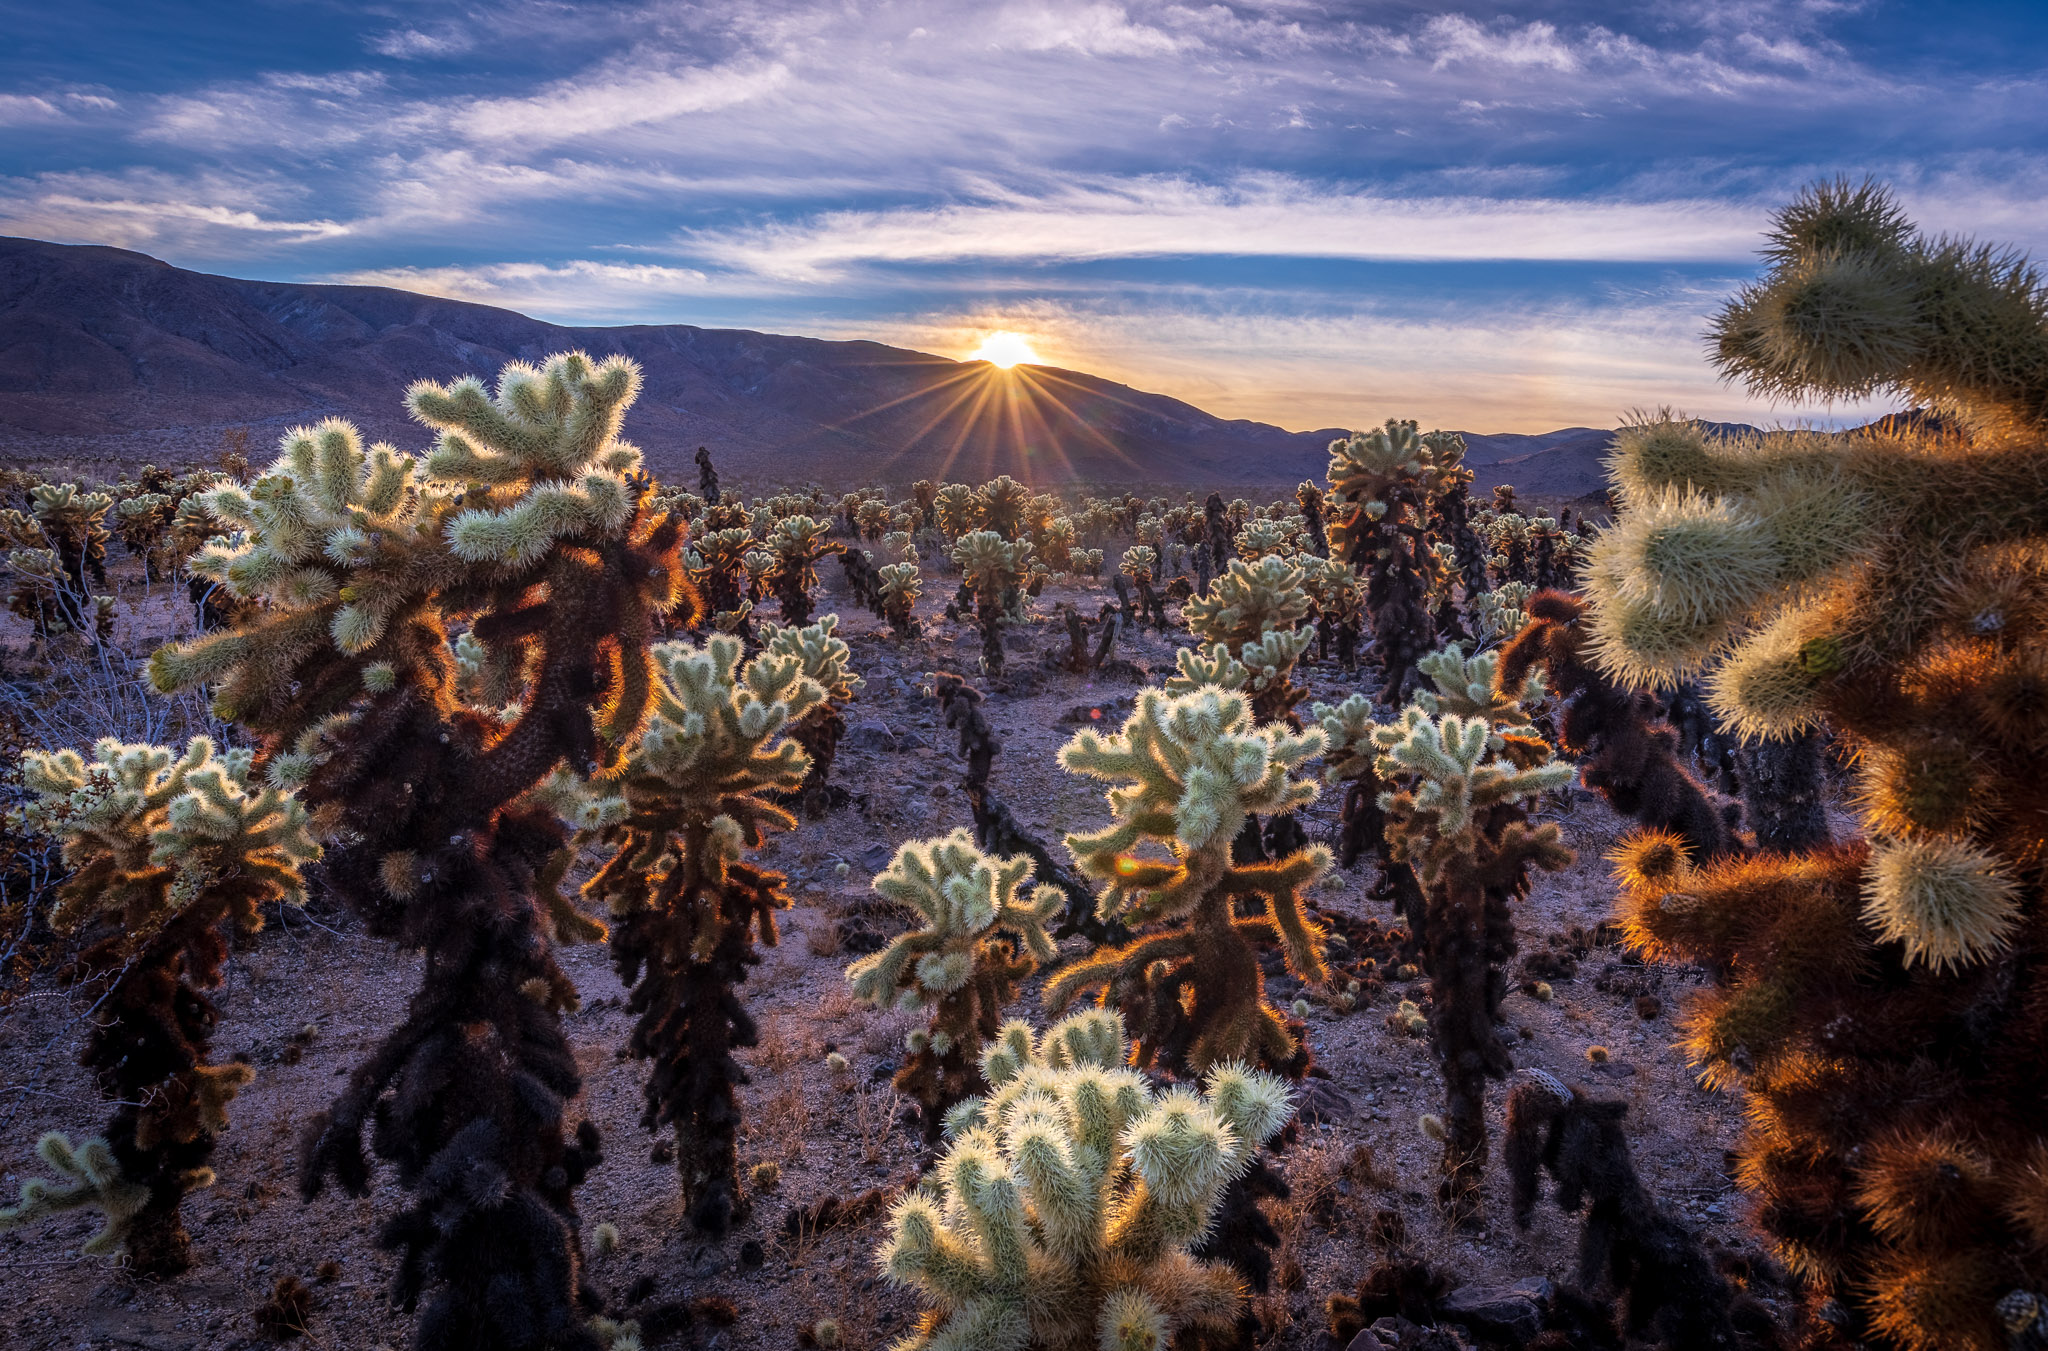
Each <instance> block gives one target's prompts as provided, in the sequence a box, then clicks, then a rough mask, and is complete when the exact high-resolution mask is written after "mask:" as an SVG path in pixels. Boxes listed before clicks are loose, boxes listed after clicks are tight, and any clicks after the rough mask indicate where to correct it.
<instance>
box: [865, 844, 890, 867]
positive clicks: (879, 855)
mask: <svg viewBox="0 0 2048 1351" xmlns="http://www.w3.org/2000/svg"><path fill="white" fill-rule="evenodd" d="M895 857H896V851H895V850H894V849H891V848H890V847H889V846H888V845H886V844H871V845H869V846H868V847H867V848H866V849H863V850H862V851H861V855H860V862H861V866H862V867H864V868H866V869H867V870H868V871H869V872H871V873H878V872H880V871H882V869H884V868H886V867H888V866H889V860H890V859H893V858H895Z"/></svg>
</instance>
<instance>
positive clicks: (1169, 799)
mask: <svg viewBox="0 0 2048 1351" xmlns="http://www.w3.org/2000/svg"><path fill="white" fill-rule="evenodd" d="M1323 744H1324V738H1323V733H1322V731H1321V729H1320V728H1316V729H1311V730H1309V731H1308V732H1305V733H1301V734H1292V733H1289V732H1288V731H1287V729H1286V728H1285V726H1284V725H1274V724H1254V722H1253V720H1252V715H1251V707H1250V705H1249V703H1247V701H1246V700H1245V697H1244V696H1243V695H1241V694H1236V693H1231V692H1227V691H1224V690H1221V689H1217V688H1215V687H1201V688H1197V689H1194V690H1192V691H1190V692H1189V693H1186V694H1180V695H1166V694H1162V693H1160V692H1159V691H1156V690H1147V691H1144V692H1143V693H1141V694H1140V695H1139V696H1138V706H1137V708H1136V710H1134V711H1133V712H1132V714H1131V716H1130V718H1129V719H1128V720H1127V721H1126V722H1125V723H1124V726H1123V728H1122V730H1121V731H1119V732H1117V733H1116V734H1114V735H1112V736H1109V737H1104V736H1102V735H1100V734H1099V733H1097V732H1095V731H1093V730H1092V729H1089V730H1083V731H1082V732H1080V733H1079V734H1078V735H1077V736H1075V738H1074V739H1073V740H1072V741H1070V742H1068V743H1067V745H1066V746H1065V747H1064V748H1063V749H1062V750H1061V751H1060V764H1061V765H1063V766H1064V767H1066V768H1067V769H1068V770H1070V771H1071V772H1073V773H1076V774H1083V775H1086V776H1088V777H1090V778H1095V779H1103V780H1106V781H1108V782H1109V783H1111V784H1114V785H1117V786H1115V787H1113V788H1111V789H1110V790H1109V794H1108V796H1109V803H1110V810H1111V811H1112V812H1113V813H1114V815H1115V820H1114V821H1113V823H1112V824H1111V825H1110V826H1108V827H1107V828H1106V829H1104V830H1101V831H1096V832H1093V833H1083V834H1074V835H1069V836H1068V837H1067V848H1068V849H1069V850H1070V851H1072V853H1073V855H1074V857H1075V859H1076V860H1077V861H1078V862H1079V864H1080V866H1081V870H1082V872H1084V873H1085V874H1087V875H1088V876H1089V877H1091V878H1094V879H1096V881H1098V882H1099V883H1100V884H1101V888H1102V889H1101V891H1100V893H1099V895H1098V899H1097V911H1098V913H1099V914H1100V915H1101V916H1102V917H1103V918H1104V919H1117V920H1120V921H1122V922H1123V923H1125V924H1128V925H1130V926H1131V927H1133V928H1134V929H1135V928H1139V927H1141V926H1147V925H1150V926H1156V927H1154V928H1152V929H1151V931H1150V932H1147V933H1144V934H1142V935H1141V936H1140V937H1138V938H1136V939H1134V940H1132V941H1131V942H1130V943H1128V944H1125V945H1123V946H1121V947H1114V948H1104V949H1101V950H1099V951H1097V952H1096V953H1094V954H1093V955H1091V956H1089V957H1087V958H1085V959H1083V960H1081V961H1078V962H1075V963H1073V964H1072V965H1070V966H1068V967H1066V968H1065V969H1064V970H1062V971H1061V972H1060V973H1059V974H1058V975H1056V976H1055V977H1054V978H1053V979H1052V980H1051V981H1050V982H1049V983H1048V984H1047V986H1046V992H1045V1000H1046V1006H1047V1007H1048V1008H1051V1009H1053V1010H1055V1011H1058V1010H1060V1009H1063V1008H1065V1007H1066V1006H1067V1005H1069V1004H1071V1003H1072V1002H1073V1001H1074V999H1075V998H1077V997H1078V996H1079V995H1080V994H1081V993H1082V992H1083V991H1084V990H1090V989H1095V990H1099V991H1100V997H1101V1000H1102V1002H1103V1003H1105V1004H1109V1005H1114V1006H1115V1007H1116V1008H1118V1009H1120V1010H1121V1011H1122V1012H1123V1014H1124V1016H1125V1017H1126V1018H1127V1019H1129V1020H1130V1022H1131V1023H1132V1025H1133V1026H1134V1028H1135V1030H1136V1033H1137V1037H1138V1061H1137V1063H1138V1064H1140V1065H1154V1064H1157V1065H1161V1066H1163V1067H1167V1068H1172V1069H1175V1070H1185V1069H1194V1070H1204V1069H1207V1068H1208V1067H1210V1066H1212V1065H1216V1064H1220V1063H1221V1062H1223V1061H1226V1060H1244V1061H1248V1062H1255V1061H1263V1062H1265V1063H1266V1064H1269V1065H1272V1066H1275V1067H1281V1066H1286V1065H1288V1064H1289V1063H1290V1062H1292V1061H1293V1060H1294V1059H1295V1058H1296V1056H1297V1055H1298V1054H1299V1053H1300V1050H1301V1048H1300V1047H1299V1046H1298V1045H1297V1044H1296V1042H1295V1040H1294V1037H1293V1036H1292V1035H1291V1034H1290V1033H1289V1032H1288V1030H1287V1026H1286V1021H1285V1019H1284V1018H1283V1017H1282V1016H1281V1014H1280V1013H1279V1011H1278V1010H1276V1009H1274V1008H1273V1007H1272V1006H1271V1005H1269V1004H1268V1003H1266V1000H1265V976H1264V973H1263V972H1262V971H1261V969H1260V967H1259V958H1258V949H1257V947H1256V946H1255V940H1256V939H1258V938H1262V937H1271V938H1274V939H1277V940H1278V941H1279V943H1280V947H1281V951H1282V952H1283V953H1284V954H1285V956H1286V961H1287V966H1288V969H1289V970H1290V971H1292V972H1293V973H1294V974H1295V975H1296V976H1298V977H1299V978H1301V979H1302V980H1305V981H1310V982H1321V981H1323V980H1325V979H1327V975H1328V973H1327V969H1326V968H1325V967H1324V965H1323V953H1322V931H1321V930H1320V929H1319V928H1317V927H1316V925H1315V924H1314V923H1313V922H1312V921H1310V920H1309V919H1308V918H1307V916H1306V915H1305V914H1304V912H1303V909H1302V901H1301V895H1300V893H1301V891H1302V889H1304V888H1306V887H1308V886H1309V885H1311V884H1312V883H1314V882H1315V881H1316V879H1317V878H1319V877H1321V876H1322V875H1323V873H1324V872H1326V871H1327V870H1328V869H1329V866H1330V855H1329V851H1328V850H1325V849H1323V848H1321V847H1320V846H1317V847H1312V848H1305V849H1301V850H1298V851H1296V852H1294V853H1291V854H1289V855H1287V856H1286V857H1285V858H1281V859H1278V860H1274V861H1270V862H1263V863H1251V864H1237V863H1234V862H1233V861H1232V859H1231V850H1230V844H1231V840H1232V839H1233V838H1234V837H1235V836H1236V835H1237V833H1238V831H1239V829H1240V828H1241V827H1242V826H1243V825H1244V822H1245V818H1246V816H1247V815H1248V814H1250V813H1253V812H1272V813H1280V812H1290V811H1293V810H1294V809H1295V808H1297V807H1301V806H1305V805H1306V804H1308V803H1309V802H1311V801H1313V800H1314V799H1315V795H1316V789H1315V785H1314V784H1312V783H1309V782H1307V781H1305V780H1301V779H1297V778H1295V777H1293V774H1294V772H1295V771H1297V770H1298V769H1299V768H1300V767H1301V766H1302V765H1303V764H1304V763H1305V762H1307V761H1308V760H1310V759H1312V758H1313V757H1315V756H1317V755H1319V754H1321V753H1322V750H1323ZM1141 847H1142V851H1141ZM1160 855H1164V858H1163V859H1162V858H1161V857H1160ZM1253 900H1256V901H1261V902H1263V903H1264V912H1263V913H1259V914H1254V915H1253V916H1250V917H1245V918H1240V917H1239V916H1238V915H1237V913H1236V909H1235V904H1236V903H1237V902H1239V901H1253Z"/></svg>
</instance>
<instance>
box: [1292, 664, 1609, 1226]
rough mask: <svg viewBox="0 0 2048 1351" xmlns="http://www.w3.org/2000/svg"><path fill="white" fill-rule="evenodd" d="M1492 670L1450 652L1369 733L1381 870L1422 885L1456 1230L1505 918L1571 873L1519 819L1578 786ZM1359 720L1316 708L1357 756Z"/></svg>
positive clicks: (1471, 1169) (1477, 1128) (1468, 1180)
mask: <svg viewBox="0 0 2048 1351" xmlns="http://www.w3.org/2000/svg"><path fill="white" fill-rule="evenodd" d="M1494 660H1495V659H1494V657H1493V656H1492V655H1491V654H1487V655H1483V656H1480V657H1475V658H1470V659H1468V658H1466V657H1465V656H1464V654H1463V652H1462V651H1461V650H1460V649H1458V648H1456V647H1452V648H1450V649H1448V650H1447V651H1446V652H1444V653H1440V654H1438V655H1437V656H1436V657H1434V658H1432V659H1430V660H1429V662H1428V665H1427V667H1426V668H1425V670H1424V674H1426V675H1428V676H1429V677H1430V679H1431V680H1432V681H1433V682H1435V683H1436V684H1437V686H1438V693H1436V694H1434V695H1426V696H1419V697H1418V699H1417V701H1416V702H1415V703H1413V704H1410V705H1409V706H1408V707H1407V708H1406V709H1404V710H1403V711H1402V715H1401V718H1400V720H1399V721H1398V722H1395V723H1392V724H1388V725H1384V726H1380V727H1376V728H1374V729H1373V730H1372V732H1371V733H1370V740H1371V743H1372V745H1373V747H1374V748H1375V749H1377V750H1378V751H1379V756H1378V758H1377V759H1376V760H1375V761H1374V764H1373V778H1374V779H1375V780H1376V781H1377V782H1378V783H1379V784H1380V785H1381V787H1382V791H1381V793H1380V797H1379V801H1378V804H1377V806H1378V808H1379V810H1380V811H1381V812H1382V813H1384V818H1385V827H1384V828H1385V832H1386V844H1387V851H1386V853H1387V860H1388V862H1389V863H1390V864H1396V865H1403V866H1405V867H1406V868H1407V869H1408V870H1409V871H1410V872H1411V873H1412V874H1413V876H1414V880H1415V884H1416V890H1415V893H1414V895H1413V897H1412V899H1411V901H1410V904H1409V906H1408V911H1409V913H1408V919H1409V921H1410V923H1411V924H1412V926H1413V928H1414V930H1415V935H1416V939H1417V942H1418V945H1419V947H1420V949H1421V957H1422V966H1423V969H1424V970H1425V971H1426V972H1427V973H1428V974H1429V978H1430V991H1431V996H1432V1004H1431V1010H1430V1042H1431V1046H1432V1049H1433V1050H1434V1051H1435V1053H1436V1057H1437V1061H1438V1063H1439V1064H1440V1065H1441V1066H1442V1069H1443V1075H1444V1097H1445V1110H1444V1126H1445V1135H1444V1160H1443V1181H1442V1186H1441V1196H1442V1198H1443V1201H1444V1203H1445V1205H1446V1206H1447V1207H1448V1208H1449V1209H1450V1211H1451V1213H1452V1215H1453V1216H1454V1217H1455V1218H1457V1219H1459V1220H1461V1221H1464V1220H1468V1219H1470V1218H1471V1217H1472V1215H1473V1214H1474V1212H1475V1211H1476V1207H1477V1202H1478V1187H1479V1180H1480V1176H1481V1173H1482V1172H1483V1170H1484V1168H1485V1163H1486V1081H1487V1080H1488V1079H1489V1078H1493V1079H1498V1078H1500V1077H1502V1076H1503V1075H1504V1074H1506V1073H1507V1071H1508V1070H1509V1069H1510V1068H1511V1065H1510V1062H1509V1060H1508V1054H1507V1049H1506V1047H1505V1046H1503V1045H1502V1043H1501V1040H1500V1036H1499V1034H1498V1033H1497V1032H1495V1030H1494V1027H1495V1025H1496V1023H1498V1022H1499V1020H1500V1005H1501V999H1502V997H1503V996H1504V995H1505V993H1506V990H1507V978H1506V974H1505V968H1506V966H1507V963H1508V962H1509V961H1510V960H1511V959H1512V958H1513V957H1514V953H1515V925H1514V918H1513V915H1512V914H1511V912H1510V910H1509V905H1510V903H1511V902H1513V901H1516V900H1519V899H1521V898H1523V897H1524V896H1526V895H1527V894H1528V891H1529V870H1530V869H1531V868H1532V867H1533V868H1542V869H1544V870H1546V871H1552V872H1554V871H1557V870H1558V869H1561V868H1563V867H1565V866H1567V865H1568V864H1570V862H1571V860H1572V853H1571V850H1569V849H1567V848H1566V847H1565V846H1564V844H1563V841H1562V839H1561V837H1560V835H1559V831H1558V828H1557V826H1556V824H1555V823H1546V824H1544V825H1541V826H1536V827H1533V828H1532V827H1531V826H1530V825H1529V824H1528V814H1527V811H1526V809H1525V804H1526V803H1528V802H1530V801H1533V800H1534V799H1535V798H1536V797H1538V796H1539V795H1541V794H1542V793H1543V792H1545V791H1546V790H1548V789H1552V788H1556V787H1559V786H1561V785H1563V784H1565V783H1567V782H1569V781H1570V779H1571V774H1572V767H1571V765H1570V764H1569V763H1568V762H1564V761H1559V760H1555V759H1552V758H1551V754H1550V748H1549V747H1548V746H1547V745H1545V744H1544V743H1543V741H1542V739H1541V738H1540V737H1537V736H1534V735H1532V734H1531V732H1530V731H1529V719H1528V715H1527V713H1526V712H1525V711H1524V710H1523V709H1522V708H1521V706H1520V699H1521V698H1522V697H1530V696H1533V695H1535V694H1537V693H1539V692H1540V690H1541V683H1540V681H1536V680H1534V679H1533V678H1532V679H1531V680H1529V681H1528V682H1527V683H1525V684H1524V685H1523V686H1522V687H1520V688H1519V689H1517V690H1514V691H1512V692H1507V691H1499V690H1497V689H1496V688H1495V684H1494V681H1493V675H1494ZM1454 710H1457V711H1454ZM1357 711H1358V710H1357V709H1356V708H1355V707H1354V708H1348V709H1347V708H1345V707H1343V706H1340V707H1339V708H1337V709H1329V708H1326V707H1324V706H1318V708H1317V713H1318V714H1319V715H1321V716H1322V717H1324V718H1325V726H1326V727H1327V728H1329V729H1330V730H1331V731H1332V732H1333V733H1338V732H1341V733H1342V734H1343V736H1344V739H1345V740H1346V741H1347V742H1349V743H1350V746H1351V747H1352V748H1354V749H1353V754H1354V755H1355V753H1356V751H1355V747H1356V723H1357V721H1358V720H1357V717H1356V713H1357Z"/></svg>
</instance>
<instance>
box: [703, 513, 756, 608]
mask: <svg viewBox="0 0 2048 1351" xmlns="http://www.w3.org/2000/svg"><path fill="white" fill-rule="evenodd" d="M754 547H755V546H754V537H753V535H752V534H750V533H748V531H747V529H746V527H745V526H728V527H726V528H724V529H720V530H708V531H706V532H704V533H703V534H702V535H699V536H698V537H697V538H696V539H694V540H692V541H691V544H690V560H689V562H690V581H691V582H692V583H693V584H694V585H695V586H696V587H697V589H698V590H699V591H701V592H703V595H704V608H705V609H706V610H708V611H709V612H710V614H711V617H712V622H713V624H714V626H715V627H717V628H719V629H721V630H727V631H729V630H730V629H731V628H734V627H739V626H740V625H734V624H732V623H731V622H730V621H729V620H728V616H734V615H737V616H740V619H741V624H743V623H744V618H745V615H746V614H747V612H749V611H751V610H752V609H753V604H752V602H751V601H750V600H748V598H747V590H748V587H747V582H746V577H747V555H748V554H749V553H751V552H753V551H754Z"/></svg>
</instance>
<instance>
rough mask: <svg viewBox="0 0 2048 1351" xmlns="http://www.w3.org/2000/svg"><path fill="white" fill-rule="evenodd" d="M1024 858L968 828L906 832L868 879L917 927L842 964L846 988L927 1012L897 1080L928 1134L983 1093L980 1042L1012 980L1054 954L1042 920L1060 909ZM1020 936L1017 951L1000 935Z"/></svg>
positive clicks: (996, 1020)
mask: <svg viewBox="0 0 2048 1351" xmlns="http://www.w3.org/2000/svg"><path fill="white" fill-rule="evenodd" d="M1032 867H1033V865H1032V861H1031V859H1030V858H1028V857H1026V856H1023V855H1019V856H1018V857H1016V858H999V857H993V856H991V855H988V854H984V853H983V852H982V851H981V850H980V849H978V848H977V847H975V843H974V836H973V834H972V833H970V832H968V831H965V830H956V831H954V832H953V833H952V834H951V835H947V836H945V837H943V838H941V839H935V840H910V841H907V842H906V843H905V844H904V845H903V846H902V847H901V848H899V849H898V850H897V851H896V857H895V859H894V861H892V862H891V863H890V864H889V866H888V868H887V869H886V870H884V871H883V872H882V873H881V874H880V875H879V876H877V877H876V878H875V890H876V891H877V892H879V893H881V894H882V895H883V896H885V897H887V898H888V899H890V900H892V901H896V902H899V903H901V904H903V905H907V906H909V907H910V908H911V909H913V910H915V911H916V912H917V913H918V914H919V915H920V916H922V917H923V919H924V924H923V927H921V928H918V929H913V930H911V931H910V932H908V933H905V934H900V935H898V936H897V938H896V939H895V941H893V942H892V943H890V944H889V946H888V947H886V948H884V949H882V950H881V951H880V952H877V953H875V954H873V955H872V956H868V957H864V958H862V959H861V960H860V961H857V962H855V963H854V964H853V965H852V966H850V967H848V968H847V969H846V979H847V980H848V982H849V983H851V984H852V986H853V992H854V993H855V994H856V995H858V996H859V997H860V998H862V999H864V1000H866V1001H867V1002H869V1003H871V1004H874V1005H876V1006H877V1007H882V1008H886V1007H888V1006H889V1005H891V1004H900V1005H901V1006H902V1007H904V1008H922V1009H928V1010H930V1012H931V1019H930V1023H929V1026H927V1027H926V1028H925V1029H924V1030H922V1031H919V1032H913V1033H911V1036H910V1046H909V1048H908V1049H909V1055H908V1056H907V1057H906V1058H905V1060H904V1062H903V1067H902V1068H901V1069H899V1070H898V1071H897V1072H896V1080H895V1083H896V1087H897V1088H898V1089H899V1090H901V1091H902V1092H903V1093H905V1094H907V1095H908V1096H909V1097H911V1098H913V1099H915V1100H916V1102H917V1103H918V1104H919V1106H920V1107H921V1108H922V1109H923V1112H924V1125H925V1140H926V1142H927V1143H929V1142H932V1141H935V1140H937V1139H938V1138H939V1127H940V1125H941V1123H942V1122H943V1121H944V1119H945V1115H946V1113H947V1112H948V1111H949V1110H950V1109H951V1108H952V1107H953V1105H954V1104H956V1103H958V1102H959V1101H960V1100H961V1099H963V1098H966V1097H970V1096H972V1095H974V1094H978V1093H984V1092H987V1091H988V1084H987V1082H986V1081H985V1080H983V1079H982V1077H981V1070H980V1061H981V1048H982V1046H983V1045H984V1044H986V1043H987V1042H989V1041H991V1040H993V1039H994V1037H995V1035H996V1033H997V1031H998V1030H999V1029H1000V1028H1001V1026H1002V1011H1003V1006H1004V1005H1006V1004H1008V1003H1009V1002H1010V1001H1011V1000H1012V999H1014V998H1016V995H1017V984H1018V982H1019V981H1021V980H1023V979H1024V978H1025V977H1026V976H1029V975H1030V974H1031V973H1032V971H1034V970H1036V969H1037V967H1038V965H1039V964H1040V963H1041V962H1051V961H1053V960H1054V959H1055V958H1056V957H1057V955H1058V953H1057V950H1056V949H1055V948H1054V947H1053V941H1052V937H1051V935H1050V934H1048V933H1047V932H1046V927H1045V926H1046V925H1047V924H1048V923H1050V922H1051V921H1052V920H1053V919H1054V918H1055V917H1057V916H1058V915H1059V914H1060V912H1061V911H1062V910H1063V909H1064V908H1065V906H1066V903H1067V898H1066V894H1065V893H1064V892H1062V891H1060V890H1059V889H1058V888H1057V887H1050V886H1035V887H1027V886H1026V883H1027V882H1028V881H1029V879H1030V877H1031V873H1032ZM999 934H1008V935H1011V936H1012V937H1013V938H1015V939H1016V940H1017V950H1014V951H1013V949H1012V946H1011V945H1010V944H1008V943H1004V942H1001V941H998V937H997V936H998V935H999Z"/></svg>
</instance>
